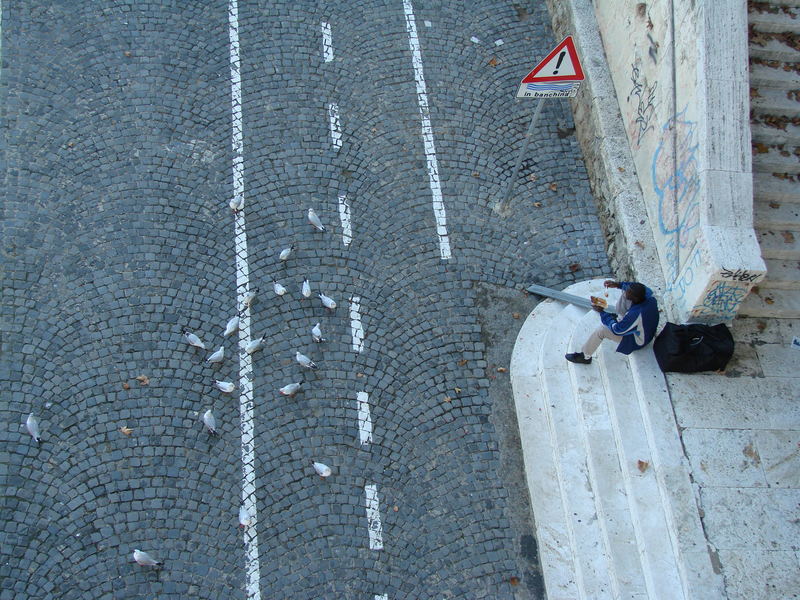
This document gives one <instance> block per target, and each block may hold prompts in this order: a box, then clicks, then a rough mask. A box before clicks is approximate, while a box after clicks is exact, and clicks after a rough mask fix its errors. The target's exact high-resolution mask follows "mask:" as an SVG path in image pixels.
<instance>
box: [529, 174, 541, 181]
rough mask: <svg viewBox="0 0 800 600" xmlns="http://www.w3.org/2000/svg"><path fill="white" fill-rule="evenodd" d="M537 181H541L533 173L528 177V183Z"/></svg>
mask: <svg viewBox="0 0 800 600" xmlns="http://www.w3.org/2000/svg"><path fill="white" fill-rule="evenodd" d="M537 179H539V177H538V176H537V175H534V174H533V173H531V174H530V175H528V181H536V180H537Z"/></svg>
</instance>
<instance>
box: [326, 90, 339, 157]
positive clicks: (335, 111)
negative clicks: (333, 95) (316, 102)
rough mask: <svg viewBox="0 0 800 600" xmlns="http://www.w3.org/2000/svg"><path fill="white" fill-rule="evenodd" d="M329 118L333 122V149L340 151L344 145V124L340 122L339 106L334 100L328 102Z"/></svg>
mask: <svg viewBox="0 0 800 600" xmlns="http://www.w3.org/2000/svg"><path fill="white" fill-rule="evenodd" d="M328 119H330V122H331V144H333V149H334V150H335V151H336V152H338V151H339V148H341V147H342V126H341V124H340V123H339V107H338V106H337V105H336V104H334V103H333V102H331V103H330V104H328Z"/></svg>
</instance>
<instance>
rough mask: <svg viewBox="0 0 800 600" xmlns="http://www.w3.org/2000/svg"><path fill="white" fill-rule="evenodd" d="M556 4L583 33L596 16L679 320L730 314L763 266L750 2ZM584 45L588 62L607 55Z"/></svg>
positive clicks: (557, 0)
mask: <svg viewBox="0 0 800 600" xmlns="http://www.w3.org/2000/svg"><path fill="white" fill-rule="evenodd" d="M567 4H568V5H570V7H569V8H566V7H565V5H567ZM549 5H550V8H551V14H552V16H553V19H554V25H555V26H556V29H557V30H559V31H558V33H559V34H569V33H574V34H575V35H576V37H578V36H581V35H584V33H585V23H584V27H583V29H584V31H582V32H578V31H574V30H570V25H572V26H573V27H575V26H576V25H580V23H579V22H580V21H586V20H588V18H589V16H588V14H587V13H588V12H589V11H591V12H593V16H594V18H595V19H596V26H597V28H598V31H599V33H600V37H601V39H602V51H603V52H604V56H605V59H606V60H607V63H608V69H609V72H610V76H611V80H612V82H613V88H614V90H615V92H616V100H617V105H618V110H619V113H620V114H621V118H622V125H623V128H624V131H625V137H626V141H627V146H628V148H629V149H630V156H631V158H632V160H633V164H634V165H635V172H636V174H637V179H638V183H639V187H640V189H641V197H642V201H643V203H644V209H645V211H646V214H647V217H648V219H647V220H648V221H649V223H650V227H651V230H652V235H653V240H654V243H655V247H656V253H655V254H656V256H657V258H656V260H657V261H658V264H659V267H660V269H659V270H660V271H661V273H662V274H663V279H664V282H665V290H664V291H665V294H664V300H665V304H666V308H667V312H668V314H669V316H670V318H672V319H673V320H677V321H682V322H683V321H709V322H716V321H724V320H728V319H731V318H732V317H733V316H734V315H735V314H736V311H737V309H738V306H739V303H740V302H741V301H742V300H743V299H744V297H745V296H746V295H747V293H748V292H749V290H750V288H751V287H752V286H753V284H755V283H756V282H757V281H759V280H760V279H762V278H763V277H764V274H765V271H766V268H765V266H764V262H763V260H762V259H761V252H760V249H759V247H758V243H757V241H756V237H755V232H754V231H753V217H752V205H753V201H752V175H751V150H750V126H749V77H748V50H747V8H746V3H745V0H725V1H717V0H705V1H703V0H649V1H647V2H642V1H638V0H595V2H594V4H593V5H592V4H591V3H590V2H589V0H570V2H566V1H565V0H550V2H549ZM579 15H580V16H579ZM576 18H577V21H578V22H576ZM578 45H579V52H581V53H582V58H583V60H584V62H586V61H587V59H588V60H591V59H592V57H589V56H587V55H586V52H594V53H596V52H598V51H600V49H599V48H596V47H594V48H593V47H592V44H587V45H584V44H581V43H580V41H579V43H578ZM581 46H583V47H581ZM587 100H590V101H591V100H592V99H591V98H588V99H587V98H585V97H584V98H581V97H580V96H579V97H578V98H577V99H576V103H575V105H574V106H575V109H576V122H577V124H578V127H579V128H580V127H581V126H582V125H583V124H582V123H580V122H578V119H579V114H580V113H581V112H583V113H586V112H589V111H592V110H594V111H596V110H598V109H599V108H600V107H598V106H593V107H588V106H583V107H580V106H579V105H580V104H581V103H585V102H586V101H587ZM594 133H595V134H596V133H597V132H596V131H595V132H594ZM585 146H586V144H584V147H585ZM606 172H608V169H607V170H606ZM610 200H611V199H609V198H600V201H601V202H609V201H610ZM620 250H622V249H619V248H618V249H617V251H620ZM624 250H625V251H627V252H629V253H634V254H635V253H637V252H639V250H640V248H638V247H637V245H636V244H635V242H634V244H633V245H632V244H631V240H628V241H627V246H626V249H624ZM621 262H625V261H621ZM636 275H637V276H638V278H639V279H642V280H643V281H645V279H644V277H643V276H642V274H640V273H639V272H637V273H636Z"/></svg>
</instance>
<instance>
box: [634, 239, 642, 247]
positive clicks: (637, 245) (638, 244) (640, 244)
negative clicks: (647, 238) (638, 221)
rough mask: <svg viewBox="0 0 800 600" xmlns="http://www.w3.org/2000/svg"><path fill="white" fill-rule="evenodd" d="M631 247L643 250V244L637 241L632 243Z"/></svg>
mask: <svg viewBox="0 0 800 600" xmlns="http://www.w3.org/2000/svg"><path fill="white" fill-rule="evenodd" d="M633 245H634V246H636V247H637V248H644V243H643V242H640V241H639V240H636V241H635V242H633Z"/></svg>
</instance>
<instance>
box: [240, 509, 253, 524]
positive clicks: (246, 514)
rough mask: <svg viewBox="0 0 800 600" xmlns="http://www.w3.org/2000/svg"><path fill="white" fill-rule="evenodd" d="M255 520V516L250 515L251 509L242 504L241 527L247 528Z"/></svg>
mask: <svg viewBox="0 0 800 600" xmlns="http://www.w3.org/2000/svg"><path fill="white" fill-rule="evenodd" d="M252 522H253V517H251V516H250V511H249V510H247V509H246V508H245V507H244V504H242V505H241V506H240V507H239V527H242V528H245V527H247V526H249V525H250V523H252Z"/></svg>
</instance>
